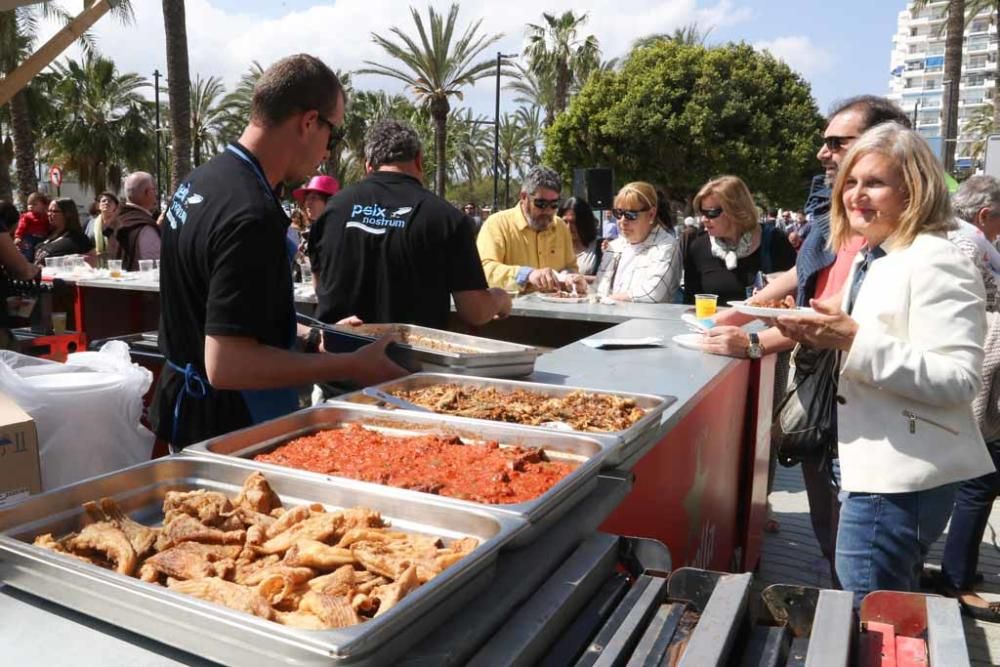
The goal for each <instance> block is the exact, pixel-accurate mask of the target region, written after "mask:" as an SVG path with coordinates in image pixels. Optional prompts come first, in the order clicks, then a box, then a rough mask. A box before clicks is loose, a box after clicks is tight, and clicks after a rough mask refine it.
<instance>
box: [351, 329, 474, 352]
mask: <svg viewBox="0 0 1000 667" xmlns="http://www.w3.org/2000/svg"><path fill="white" fill-rule="evenodd" d="M341 329H343V330H344V331H346V332H347V333H356V334H359V335H362V336H385V335H387V334H390V333H391V334H395V335H396V340H398V341H399V342H400V343H401V344H403V345H409V346H410V347H413V348H416V349H418V350H430V351H431V352H446V353H448V354H487V353H489V350H483V349H480V348H476V347H472V346H470V345H459V344H458V343H452V342H449V341H444V340H440V339H438V338H434V337H433V336H430V335H426V334H421V333H417V332H415V331H412V330H411V329H408V328H407V327H404V326H393V325H386V324H361V325H358V326H353V327H341Z"/></svg>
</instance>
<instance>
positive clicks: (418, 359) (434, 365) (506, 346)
mask: <svg viewBox="0 0 1000 667" xmlns="http://www.w3.org/2000/svg"><path fill="white" fill-rule="evenodd" d="M329 330H330V331H333V332H336V334H339V335H341V336H349V337H353V338H360V339H363V340H364V341H366V342H367V341H372V340H375V339H377V338H379V337H380V336H383V335H385V334H386V333H388V332H390V331H402V332H406V333H412V334H414V335H418V336H424V337H426V338H430V339H432V340H435V341H438V342H440V343H444V344H450V345H457V346H461V347H464V348H470V349H472V350H475V351H474V352H448V351H445V350H431V349H428V348H423V347H415V346H412V345H406V344H403V343H397V345H398V347H400V348H401V349H402V350H406V351H407V352H409V353H410V355H412V357H413V363H412V364H406V367H407V368H410V369H412V370H420V371H427V372H435V371H443V372H450V373H458V374H460V375H486V376H490V377H524V376H525V375H530V374H531V373H532V372H533V371H534V369H535V359H536V358H537V357H538V356H539V355H540V354H541V351H540V350H539V349H537V348H535V347H531V346H529V345H519V344H517V343H508V342H506V341H500V340H493V339H491V338H480V337H479V336H469V335H466V334H460V333H453V332H451V331H443V330H440V329H431V328H429V327H421V326H417V325H415V324H363V325H360V326H346V325H333V326H330V327H329ZM328 350H329V348H328ZM329 351H335V350H329Z"/></svg>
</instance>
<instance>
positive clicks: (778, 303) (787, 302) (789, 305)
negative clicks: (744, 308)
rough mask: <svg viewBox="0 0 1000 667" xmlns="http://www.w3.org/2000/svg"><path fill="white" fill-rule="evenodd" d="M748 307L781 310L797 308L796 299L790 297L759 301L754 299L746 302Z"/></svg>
mask: <svg viewBox="0 0 1000 667" xmlns="http://www.w3.org/2000/svg"><path fill="white" fill-rule="evenodd" d="M746 305H748V306H754V307H756V308H780V309H793V308H795V297H793V296H791V295H788V296H786V297H785V298H784V299H758V298H757V297H753V298H752V299H750V300H749V301H747V302H746Z"/></svg>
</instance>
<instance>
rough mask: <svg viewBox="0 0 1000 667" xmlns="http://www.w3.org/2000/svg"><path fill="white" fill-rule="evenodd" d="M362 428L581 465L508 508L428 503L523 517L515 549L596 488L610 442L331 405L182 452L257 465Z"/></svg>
mask: <svg viewBox="0 0 1000 667" xmlns="http://www.w3.org/2000/svg"><path fill="white" fill-rule="evenodd" d="M352 423H354V424H362V425H364V426H365V427H367V428H372V429H376V430H379V431H384V432H388V433H390V434H393V435H417V434H426V433H435V434H444V435H455V436H458V437H460V438H462V439H463V440H464V441H484V440H495V441H496V442H498V443H500V444H501V445H523V446H525V447H544V448H545V452H546V453H547V454H548V455H549V457H550V458H552V459H556V460H562V461H569V462H572V463H578V464H579V465H578V466H577V468H576V469H575V470H574V471H573V472H571V473H570V474H569V475H567V476H566V477H564V478H563V479H561V480H560V481H559V482H558V483H556V485H555V486H553V487H552V488H551V489H549V490H548V491H547V492H545V493H544V494H542V495H541V496H539V497H538V498H535V499H534V500H529V501H527V502H523V503H516V504H510V505H486V504H483V503H476V502H472V501H469V500H460V499H458V498H449V497H447V496H434V495H432V496H430V497H433V498H438V499H440V501H441V502H444V503H449V504H454V505H457V506H460V507H475V508H480V509H482V508H489V510H490V511H493V512H496V513H502V514H507V515H512V516H517V517H521V518H523V519H524V520H526V521H527V522H528V523H529V527H528V529H527V530H525V531H523V532H521V533H520V534H519V535H518V536H517V537H516V538H515V539H514V540H512V541H511V543H510V546H523V545H525V544H528V543H530V542H531V541H532V540H534V539H535V537H537V536H538V535H540V534H542V532H543V531H544V530H545V528H546V527H547V526H549V525H551V524H552V523H553V522H554V521H556V520H557V519H558V518H559V517H561V516H562V515H563V514H564V513H565V512H566V511H568V510H569V509H571V508H572V507H573V506H575V505H576V504H577V503H578V502H580V501H581V500H582V499H583V498H585V497H586V496H587V495H588V494H589V493H590V492H591V491H592V490H593V489H594V488H595V487H596V486H597V474H598V472H599V471H600V469H601V467H602V466H603V464H604V457H605V456H606V453H607V447H608V443H607V442H602V441H601V440H599V439H598V438H594V437H592V436H582V435H574V434H570V433H557V432H553V431H550V430H546V429H537V428H525V427H523V426H517V425H513V424H500V423H497V422H485V421H478V420H474V419H462V418H461V417H449V416H446V415H436V414H433V413H426V414H425V413H418V412H407V411H404V410H400V411H398V412H388V411H386V410H382V409H380V408H378V407H375V406H363V405H350V404H340V405H336V404H327V405H321V406H317V407H314V408H307V409H305V410H300V411H299V412H295V413H293V414H290V415H288V416H286V417H279V418H278V419H274V420H272V421H269V422H265V423H263V424H258V425H256V426H251V427H249V428H245V429H243V430H240V431H235V432H233V433H229V434H226V435H222V436H219V437H217V438H213V439H211V440H206V441H205V442H202V443H198V444H196V445H191V446H190V447H188V448H187V449H186V450H184V451H185V452H191V453H193V454H197V455H205V454H208V455H212V456H226V457H239V458H244V459H252V458H253V457H254V456H257V455H258V454H263V453H265V452H270V451H271V450H273V449H275V448H277V447H279V446H280V445H283V444H285V443H286V442H288V441H289V440H293V439H295V438H298V437H301V436H304V435H310V434H312V433H315V432H316V431H321V430H324V429H330V428H339V427H341V426H343V425H345V424H352ZM253 465H255V466H258V467H260V468H261V469H262V470H276V471H277V470H280V471H284V472H285V473H289V472H290V471H291V473H290V474H296V475H302V476H304V477H308V478H310V479H330V480H338V481H341V480H343V482H344V483H349V484H355V485H358V486H360V487H369V486H376V487H379V485H377V484H374V483H373V482H362V481H357V480H345V479H344V478H342V477H333V476H328V475H323V474H321V473H315V472H309V471H307V470H299V469H296V468H287V467H284V466H278V465H274V464H270V463H260V462H257V461H254V462H253ZM396 493H400V494H405V495H407V496H412V497H414V498H426V497H428V495H429V494H426V493H423V492H420V491H411V490H405V489H397V490H396Z"/></svg>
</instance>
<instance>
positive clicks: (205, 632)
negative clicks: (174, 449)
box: [0, 456, 525, 665]
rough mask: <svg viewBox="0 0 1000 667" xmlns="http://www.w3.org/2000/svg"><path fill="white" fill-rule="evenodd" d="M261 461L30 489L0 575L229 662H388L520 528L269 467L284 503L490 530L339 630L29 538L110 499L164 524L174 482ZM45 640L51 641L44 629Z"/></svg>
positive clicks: (415, 527)
mask: <svg viewBox="0 0 1000 667" xmlns="http://www.w3.org/2000/svg"><path fill="white" fill-rule="evenodd" d="M256 469H257V468H256V466H252V465H249V464H247V463H246V462H242V461H237V460H229V461H225V460H220V459H218V458H212V457H196V456H174V457H168V458H165V459H158V460H156V461H151V462H148V463H144V464H141V465H138V466H134V467H132V468H127V469H125V470H121V471H118V472H114V473H111V474H109V475H104V476H102V477H96V478H93V479H90V480H85V481H83V482H80V483H78V484H74V485H71V486H68V487H64V488H62V489H57V490H55V491H51V492H49V493H46V494H43V495H40V496H33V497H31V498H30V499H28V500H26V501H25V502H23V503H21V504H19V505H16V506H14V507H13V508H11V509H9V510H6V511H2V512H0V531H2V533H0V579H2V580H3V581H4V582H6V583H7V584H10V585H11V586H13V587H15V588H20V589H22V590H25V591H28V592H30V593H33V594H35V595H38V596H40V597H43V598H45V599H48V600H52V601H54V602H56V603H58V604H62V605H65V606H67V607H70V608H72V609H75V610H77V611H80V612H82V613H84V614H88V615H91V616H94V617H96V618H99V619H101V620H102V621H105V622H108V623H112V624H114V625H118V626H120V627H123V628H126V629H128V630H131V631H133V632H136V633H138V634H141V635H145V636H147V637H151V638H153V639H156V640H158V641H161V642H164V643H166V644H169V645H171V646H175V647H177V648H180V649H183V650H186V651H189V652H191V653H193V654H195V655H198V656H203V657H205V658H207V659H210V660H214V661H217V662H220V663H223V664H238V665H273V664H294V665H328V664H330V663H331V662H335V663H336V664H343V665H348V664H349V665H358V664H364V665H384V664H390V663H391V662H392V661H393V660H395V659H396V658H397V657H398V656H400V655H402V654H403V653H404V652H405V651H406V650H407V649H408V648H409V647H410V646H412V645H413V644H414V643H415V642H416V641H418V640H419V639H420V638H422V637H423V636H424V635H425V634H427V633H428V632H429V631H431V630H433V629H434V628H435V627H436V626H438V625H440V624H441V623H442V622H443V621H445V620H446V619H447V618H448V616H449V615H451V614H452V613H453V612H455V611H456V610H457V609H459V608H460V607H461V606H463V605H464V604H465V603H466V602H467V601H468V600H469V599H471V598H472V597H474V596H475V595H476V594H477V593H479V592H480V591H481V590H482V589H483V588H485V587H486V586H487V585H488V584H489V581H490V580H491V579H492V577H493V574H494V570H495V567H496V557H497V553H498V552H499V550H500V549H501V547H503V546H504V545H505V544H506V543H507V542H508V541H510V540H511V539H512V538H514V537H516V535H517V534H518V533H519V532H520V531H522V530H524V528H525V524H524V522H523V521H520V520H518V519H516V518H514V517H512V516H507V515H503V514H501V513H496V512H489V511H488V510H485V509H483V508H478V507H459V506H456V505H455V504H451V503H443V502H440V500H439V499H438V498H436V497H434V496H417V497H414V496H413V494H405V493H399V492H398V491H397V490H396V489H391V488H387V487H378V486H368V487H366V488H362V487H358V486H356V485H343V484H339V483H338V482H337V481H336V480H316V479H307V478H304V477H302V476H298V475H292V474H289V473H287V472H280V471H273V470H268V471H266V473H265V474H266V477H267V479H268V481H269V482H270V484H271V486H272V488H273V489H274V490H275V491H276V492H277V493H278V494H279V495H280V496H281V499H282V501H283V502H284V503H285V505H286V506H293V505H298V504H302V503H307V502H317V501H319V502H322V503H323V504H325V505H327V506H328V507H329V508H331V509H333V508H341V507H352V506H355V505H364V506H367V507H371V508H373V509H376V510H378V511H380V512H382V514H383V516H385V517H386V518H388V519H390V520H391V521H392V524H393V526H394V527H396V528H398V529H401V530H406V531H411V532H420V533H428V534H433V535H438V536H441V537H444V538H445V539H448V538H458V537H462V536H474V537H477V538H479V539H480V540H482V543H481V544H480V546H479V547H478V548H477V549H476V550H475V551H474V552H473V553H472V554H470V555H469V556H467V557H465V558H464V559H462V560H461V561H459V562H458V563H456V564H455V565H453V566H451V567H450V568H448V569H447V570H445V571H444V572H442V573H441V574H440V575H438V576H437V577H435V578H434V579H433V580H431V581H430V582H428V583H427V584H425V585H423V586H421V587H420V588H419V589H417V590H416V591H414V592H413V593H411V594H410V595H409V596H407V597H406V598H404V599H403V601H402V602H400V604H399V605H398V606H397V607H396V608H394V609H392V610H390V611H389V612H388V613H386V614H385V616H383V617H379V618H376V619H372V620H370V621H366V622H365V623H362V624H360V625H356V626H353V627H350V628H343V629H338V630H312V631H310V630H301V629H295V628H289V627H286V626H283V625H280V624H278V623H273V622H270V621H267V620H264V619H261V618H257V617H256V616H252V615H249V614H244V613H242V612H237V611H235V610H232V609H228V608H227V607H224V606H221V605H216V604H213V603H210V602H205V601H203V600H199V599H197V598H194V597H191V596H187V595H183V594H180V593H177V592H174V591H171V590H169V589H167V588H163V587H160V586H156V585H154V584H148V583H145V582H142V581H140V580H138V579H133V578H131V577H127V576H125V575H121V574H118V573H116V572H112V571H110V570H104V569H102V568H99V567H96V566H93V565H90V564H88V563H83V562H80V561H77V560H75V559H73V558H68V557H64V556H60V555H58V554H56V553H54V552H51V551H48V550H46V549H42V548H40V547H36V546H33V545H32V544H31V543H30V541H31V540H32V539H33V538H34V537H35V536H36V535H38V534H40V533H46V532H52V533H54V534H57V535H59V534H64V533H67V532H70V531H73V530H78V529H79V528H80V527H81V525H82V523H83V515H84V512H83V510H82V508H81V504H82V503H83V502H85V501H88V500H94V499H96V498H99V497H102V496H108V497H112V498H114V499H115V500H116V501H117V502H118V503H119V505H121V507H122V508H123V509H124V510H125V511H126V512H128V513H130V514H131V515H132V516H133V518H135V519H136V520H138V521H141V522H143V523H147V524H154V523H156V522H158V521H159V520H160V519H161V518H162V515H161V514H160V508H161V506H162V502H163V497H164V495H165V494H166V492H167V491H170V490H191V489H202V488H203V489H212V490H216V491H222V492H225V493H228V494H232V495H235V494H236V493H237V491H238V489H239V488H240V486H241V485H242V483H243V480H244V479H245V478H246V476H247V475H249V474H250V473H251V472H253V471H254V470H256ZM42 640H43V641H44V639H42Z"/></svg>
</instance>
